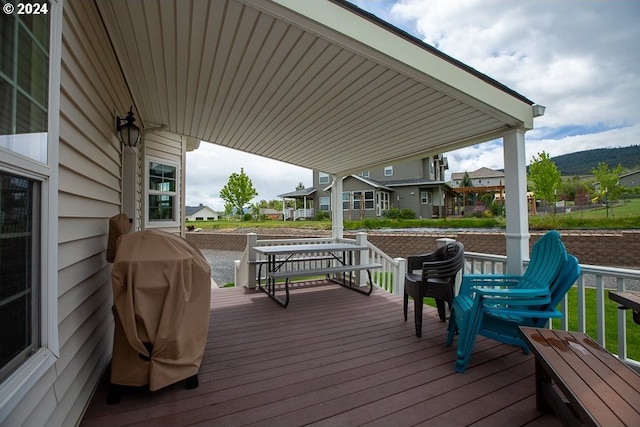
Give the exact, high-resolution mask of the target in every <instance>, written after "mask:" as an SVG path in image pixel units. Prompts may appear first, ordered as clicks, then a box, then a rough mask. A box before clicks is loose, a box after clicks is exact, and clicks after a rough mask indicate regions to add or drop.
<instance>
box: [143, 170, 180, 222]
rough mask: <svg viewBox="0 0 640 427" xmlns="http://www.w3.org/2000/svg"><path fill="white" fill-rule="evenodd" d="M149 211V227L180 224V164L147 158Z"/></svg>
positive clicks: (147, 215)
mask: <svg viewBox="0 0 640 427" xmlns="http://www.w3.org/2000/svg"><path fill="white" fill-rule="evenodd" d="M146 164H147V167H146V171H147V172H146V182H147V211H146V219H147V225H149V226H154V225H158V226H166V225H175V224H177V223H178V209H179V200H178V188H180V186H179V182H178V177H179V168H178V163H175V162H170V161H168V160H161V159H154V158H147V161H146Z"/></svg>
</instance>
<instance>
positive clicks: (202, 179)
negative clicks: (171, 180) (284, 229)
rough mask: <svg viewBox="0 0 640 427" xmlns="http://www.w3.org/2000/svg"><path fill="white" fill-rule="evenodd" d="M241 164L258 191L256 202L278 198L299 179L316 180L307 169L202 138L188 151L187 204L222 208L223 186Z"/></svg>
mask: <svg viewBox="0 0 640 427" xmlns="http://www.w3.org/2000/svg"><path fill="white" fill-rule="evenodd" d="M241 168H243V169H244V172H245V173H246V174H247V176H248V177H249V179H251V183H252V184H253V186H254V187H255V189H256V191H257V192H258V196H257V197H256V198H255V199H254V200H253V202H257V201H260V200H273V199H277V198H278V195H279V194H284V193H289V192H291V191H295V189H296V187H297V186H298V184H299V183H302V184H303V185H304V186H305V187H311V186H312V184H313V182H312V173H311V171H310V170H308V169H304V168H301V167H298V166H292V165H288V164H286V163H282V162H278V161H276V160H271V159H265V158H263V157H260V156H255V155H253V154H247V153H243V152H240V151H237V150H232V149H230V148H226V147H222V146H219V145H214V144H210V143H207V142H201V143H200V147H199V148H198V149H197V150H195V151H191V152H189V153H187V170H186V180H187V182H186V187H187V188H186V191H187V195H186V204H187V206H194V205H198V204H200V203H202V204H204V205H206V206H209V207H210V208H211V209H214V210H217V211H223V210H224V200H222V199H221V198H220V190H221V189H222V187H224V186H225V185H226V184H227V182H228V181H229V176H231V174H232V173H234V172H235V173H240V169H241Z"/></svg>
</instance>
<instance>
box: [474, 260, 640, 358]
mask: <svg viewBox="0 0 640 427" xmlns="http://www.w3.org/2000/svg"><path fill="white" fill-rule="evenodd" d="M465 260H466V273H475V274H500V273H502V272H503V271H504V270H505V265H506V262H507V257H506V256H503V255H489V254H482V253H477V252H465ZM525 264H526V262H525ZM575 287H576V291H577V292H576V293H577V301H575V302H574V301H571V304H576V305H577V311H576V313H577V314H576V317H577V318H576V319H572V318H571V317H570V316H571V315H570V314H569V304H570V302H569V301H568V299H567V298H565V299H563V301H562V303H561V304H560V309H561V311H563V313H565V316H564V317H563V318H562V321H561V322H560V328H559V329H563V330H569V325H570V324H577V326H574V327H572V328H571V330H577V331H579V332H585V333H586V332H587V327H589V329H592V328H594V327H595V332H592V331H590V335H594V334H595V336H592V338H593V339H594V340H595V341H597V342H598V344H600V345H601V346H603V347H605V348H607V346H606V338H605V337H606V332H607V330H610V329H613V330H617V342H618V347H617V348H607V350H609V351H610V352H611V353H614V354H616V355H617V356H618V358H620V359H621V360H623V361H625V362H627V363H629V364H630V365H632V366H634V367H636V368H638V369H640V348H633V349H629V348H628V346H627V338H628V337H629V334H630V333H631V334H637V333H638V331H640V325H635V324H634V325H633V326H632V328H633V329H634V330H631V331H628V330H627V317H628V316H629V317H630V316H631V313H629V312H628V310H618V311H617V312H618V315H617V318H616V320H617V323H615V324H607V322H606V321H605V320H606V316H605V307H607V306H609V305H610V306H614V307H617V304H616V303H615V302H613V301H611V300H609V298H608V296H607V293H606V292H605V290H608V291H621V292H624V291H628V290H638V289H640V270H631V269H624V268H613V267H601V266H595V265H586V264H580V277H579V278H578V280H577V281H576V284H575ZM589 288H590V289H593V290H594V292H595V302H591V303H589V302H588V301H587V297H586V289H589ZM594 312H595V318H596V324H595V325H587V318H588V317H593V313H594ZM636 328H638V329H637V330H636Z"/></svg>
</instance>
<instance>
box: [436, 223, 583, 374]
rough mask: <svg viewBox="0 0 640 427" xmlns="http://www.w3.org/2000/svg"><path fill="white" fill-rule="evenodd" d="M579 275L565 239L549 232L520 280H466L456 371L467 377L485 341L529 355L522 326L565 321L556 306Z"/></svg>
mask: <svg viewBox="0 0 640 427" xmlns="http://www.w3.org/2000/svg"><path fill="white" fill-rule="evenodd" d="M579 274H580V270H579V265H578V261H577V259H576V258H575V257H573V256H571V255H567V252H566V249H565V247H564V244H563V243H562V240H561V239H560V235H559V234H558V233H557V232H556V231H550V232H548V233H546V234H545V235H544V236H543V237H542V238H540V239H539V240H538V241H537V242H536V244H535V245H534V246H533V250H532V255H531V260H530V263H529V266H528V267H527V269H526V271H525V273H524V274H523V275H521V276H517V275H477V274H474V275H466V276H464V277H463V282H462V285H461V289H460V293H459V295H458V296H457V297H456V298H455V299H454V301H453V305H452V314H451V319H450V322H449V329H448V336H447V345H451V343H452V342H453V338H454V335H455V333H456V332H457V331H459V336H458V345H457V351H456V371H457V372H464V370H465V369H466V366H467V364H468V363H469V358H470V356H471V353H472V351H473V347H474V345H475V341H476V337H477V336H478V335H483V336H486V337H489V338H491V339H495V340H497V341H500V342H503V343H506V344H511V345H518V346H520V347H522V350H523V351H524V352H525V353H528V351H529V349H528V347H527V345H526V344H525V343H524V341H522V339H521V338H520V335H519V333H518V326H537V327H541V326H544V325H545V324H546V323H547V322H548V320H549V318H558V317H562V314H561V313H560V312H559V311H557V310H556V308H555V307H556V306H557V305H558V303H559V302H560V300H561V299H562V298H563V297H564V295H565V294H566V293H567V291H568V290H569V288H570V287H571V286H572V285H573V283H574V282H575V280H576V279H577V278H578V276H579Z"/></svg>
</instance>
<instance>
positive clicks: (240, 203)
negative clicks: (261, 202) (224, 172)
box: [220, 168, 258, 215]
mask: <svg viewBox="0 0 640 427" xmlns="http://www.w3.org/2000/svg"><path fill="white" fill-rule="evenodd" d="M257 195H258V192H257V191H256V189H255V188H254V187H253V183H252V182H251V179H249V177H248V176H247V174H246V173H244V168H240V173H239V174H238V173H235V172H234V173H232V174H231V176H230V177H229V181H228V182H227V185H225V186H224V187H222V190H220V197H221V198H222V200H224V201H225V202H226V203H225V208H227V207H230V208H231V209H235V210H236V213H237V214H238V215H242V214H243V213H244V206H245V205H246V204H247V203H249V201H250V200H251V199H253V198H254V197H256V196H257Z"/></svg>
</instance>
